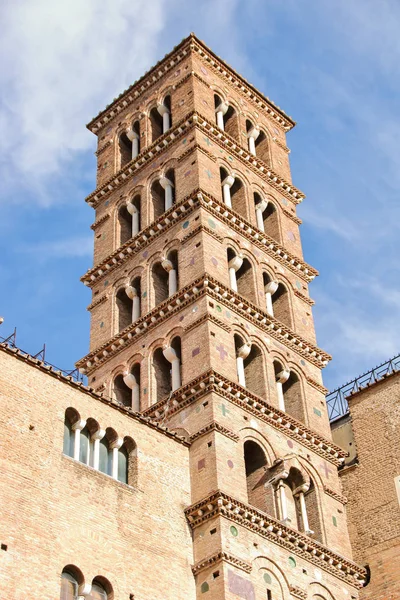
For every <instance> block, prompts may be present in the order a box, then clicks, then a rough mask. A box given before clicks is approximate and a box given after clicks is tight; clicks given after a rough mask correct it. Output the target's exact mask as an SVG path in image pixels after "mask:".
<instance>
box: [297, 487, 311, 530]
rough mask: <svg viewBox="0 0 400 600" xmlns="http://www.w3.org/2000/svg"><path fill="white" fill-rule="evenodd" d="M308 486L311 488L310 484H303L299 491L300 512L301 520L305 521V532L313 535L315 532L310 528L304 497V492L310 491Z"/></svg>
mask: <svg viewBox="0 0 400 600" xmlns="http://www.w3.org/2000/svg"><path fill="white" fill-rule="evenodd" d="M308 488H309V486H308V485H303V486H301V488H300V491H299V492H298V498H299V504H300V514H301V521H302V523H303V530H304V533H306V534H307V535H312V534H313V533H314V532H313V531H312V529H310V525H309V523H308V515H307V507H306V500H305V497H304V493H305V492H307V491H308Z"/></svg>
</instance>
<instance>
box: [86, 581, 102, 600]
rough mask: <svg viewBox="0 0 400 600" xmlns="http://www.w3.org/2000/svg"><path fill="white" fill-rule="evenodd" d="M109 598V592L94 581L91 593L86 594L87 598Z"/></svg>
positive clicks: (93, 599)
mask: <svg viewBox="0 0 400 600" xmlns="http://www.w3.org/2000/svg"><path fill="white" fill-rule="evenodd" d="M89 599H90V600H108V594H107V592H106V590H105V589H104V587H103V586H102V585H101V584H100V583H92V589H91V591H90V594H88V595H86V596H85V600H89Z"/></svg>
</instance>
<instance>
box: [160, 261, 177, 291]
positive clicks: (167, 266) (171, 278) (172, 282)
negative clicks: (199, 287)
mask: <svg viewBox="0 0 400 600" xmlns="http://www.w3.org/2000/svg"><path fill="white" fill-rule="evenodd" d="M161 266H162V268H163V269H164V270H165V271H167V273H168V297H170V296H172V295H173V294H175V293H176V292H177V291H178V277H177V272H176V269H175V266H174V264H173V262H172V261H171V260H169V259H168V258H164V260H163V261H162V262H161Z"/></svg>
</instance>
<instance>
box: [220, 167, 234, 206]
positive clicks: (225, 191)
mask: <svg viewBox="0 0 400 600" xmlns="http://www.w3.org/2000/svg"><path fill="white" fill-rule="evenodd" d="M234 183H235V177H234V176H233V175H228V176H227V177H225V179H224V180H223V182H222V196H223V199H224V203H225V205H226V206H227V207H228V208H232V199H231V187H232V186H233V184H234Z"/></svg>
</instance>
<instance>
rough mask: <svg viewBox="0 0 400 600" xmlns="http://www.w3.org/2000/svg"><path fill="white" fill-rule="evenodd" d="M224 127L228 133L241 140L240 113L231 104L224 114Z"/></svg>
mask: <svg viewBox="0 0 400 600" xmlns="http://www.w3.org/2000/svg"><path fill="white" fill-rule="evenodd" d="M224 129H225V131H226V133H227V134H228V135H230V136H231V137H233V138H234V139H235V140H237V141H239V139H240V131H239V119H238V114H237V112H236V111H235V109H234V108H233V106H229V107H228V110H227V111H226V113H225V115H224Z"/></svg>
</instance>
